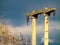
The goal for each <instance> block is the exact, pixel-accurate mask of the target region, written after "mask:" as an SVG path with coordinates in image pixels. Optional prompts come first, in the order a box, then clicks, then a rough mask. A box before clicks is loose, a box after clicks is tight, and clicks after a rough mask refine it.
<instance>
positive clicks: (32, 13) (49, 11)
mask: <svg viewBox="0 0 60 45" xmlns="http://www.w3.org/2000/svg"><path fill="white" fill-rule="evenodd" d="M55 10H56V8H48V7H45V8H44V9H42V10H37V11H35V10H33V11H32V12H31V13H27V16H37V15H38V14H50V13H52V12H54V11H55Z"/></svg>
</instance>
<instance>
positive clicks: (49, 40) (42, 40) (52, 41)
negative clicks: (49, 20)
mask: <svg viewBox="0 0 60 45" xmlns="http://www.w3.org/2000/svg"><path fill="white" fill-rule="evenodd" d="M40 42H41V43H43V42H44V38H41V41H40ZM48 42H49V43H55V40H53V39H48Z"/></svg>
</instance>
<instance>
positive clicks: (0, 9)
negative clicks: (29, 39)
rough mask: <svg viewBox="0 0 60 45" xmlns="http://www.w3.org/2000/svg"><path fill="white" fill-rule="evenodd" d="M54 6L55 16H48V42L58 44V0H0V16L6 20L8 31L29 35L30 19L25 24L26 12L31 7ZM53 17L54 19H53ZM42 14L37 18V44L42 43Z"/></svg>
mask: <svg viewBox="0 0 60 45" xmlns="http://www.w3.org/2000/svg"><path fill="white" fill-rule="evenodd" d="M47 5H48V7H50V8H54V7H55V8H56V16H55V17H54V16H53V14H51V16H49V44H50V45H60V42H59V41H60V13H59V12H60V6H59V5H60V0H0V16H2V18H3V20H5V21H6V20H8V24H9V25H8V27H9V31H11V32H12V33H13V34H16V33H18V34H19V33H22V34H23V35H28V36H31V19H30V22H29V26H27V25H26V14H27V13H28V12H31V11H32V10H33V9H35V10H40V9H43V8H44V7H46V6H47ZM54 18H55V19H54ZM43 31H44V16H42V15H41V16H39V17H38V19H37V45H43Z"/></svg>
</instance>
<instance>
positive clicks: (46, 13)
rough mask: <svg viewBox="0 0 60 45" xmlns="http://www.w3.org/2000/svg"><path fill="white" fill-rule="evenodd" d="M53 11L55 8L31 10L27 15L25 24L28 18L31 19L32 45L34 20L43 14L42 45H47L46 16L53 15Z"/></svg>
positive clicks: (34, 34) (34, 32)
mask: <svg viewBox="0 0 60 45" xmlns="http://www.w3.org/2000/svg"><path fill="white" fill-rule="evenodd" d="M55 10H56V8H48V7H45V8H44V9H43V10H38V11H35V10H33V11H32V12H31V13H28V14H27V17H28V18H27V22H28V21H29V18H31V19H32V45H36V19H37V17H38V15H39V14H43V16H44V17H45V27H44V28H45V29H44V45H48V16H50V13H54V12H55Z"/></svg>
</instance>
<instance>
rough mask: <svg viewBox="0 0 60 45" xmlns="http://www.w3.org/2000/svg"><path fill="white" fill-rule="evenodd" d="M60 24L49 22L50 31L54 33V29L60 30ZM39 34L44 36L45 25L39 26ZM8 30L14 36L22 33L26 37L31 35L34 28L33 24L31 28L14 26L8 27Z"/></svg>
mask: <svg viewBox="0 0 60 45" xmlns="http://www.w3.org/2000/svg"><path fill="white" fill-rule="evenodd" d="M59 26H60V23H59V22H52V21H50V22H49V31H53V30H54V29H57V30H60V27H59ZM36 27H37V30H36V31H37V34H42V33H43V31H44V25H43V24H37V26H36ZM8 30H9V31H10V32H11V33H12V34H19V33H22V34H24V35H31V31H32V27H31V24H30V25H29V26H26V25H22V26H16V27H15V26H12V25H8Z"/></svg>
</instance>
